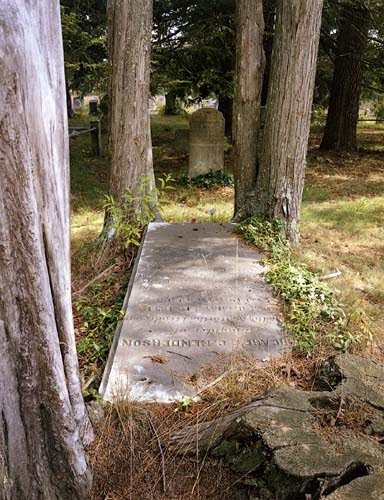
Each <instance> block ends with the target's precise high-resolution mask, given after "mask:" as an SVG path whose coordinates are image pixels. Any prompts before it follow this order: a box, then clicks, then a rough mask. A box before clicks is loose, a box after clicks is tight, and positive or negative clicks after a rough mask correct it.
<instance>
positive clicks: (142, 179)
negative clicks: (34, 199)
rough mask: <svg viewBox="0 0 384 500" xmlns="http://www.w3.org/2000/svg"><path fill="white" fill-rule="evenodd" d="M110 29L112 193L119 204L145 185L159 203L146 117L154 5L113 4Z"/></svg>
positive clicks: (128, 0)
mask: <svg viewBox="0 0 384 500" xmlns="http://www.w3.org/2000/svg"><path fill="white" fill-rule="evenodd" d="M108 27H109V63H110V153H111V178H110V192H111V194H112V196H113V197H114V198H115V201H116V202H117V203H119V202H121V200H122V198H123V197H124V195H125V194H126V192H127V190H131V191H132V192H133V193H135V192H137V190H138V187H140V186H141V190H143V189H142V188H143V183H144V187H145V188H146V191H147V194H148V195H152V197H153V200H154V203H155V202H156V191H155V189H154V188H155V183H154V175H153V164H152V144H151V131H150V121H149V120H150V119H149V112H148V99H149V95H150V94H149V76H150V48H151V32H152V0H142V1H140V2H136V1H134V0H124V1H123V0H109V2H108ZM138 209H139V207H138Z"/></svg>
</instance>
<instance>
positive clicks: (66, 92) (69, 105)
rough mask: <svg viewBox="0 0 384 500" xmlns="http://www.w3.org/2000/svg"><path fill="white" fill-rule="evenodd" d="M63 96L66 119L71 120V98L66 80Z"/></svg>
mask: <svg viewBox="0 0 384 500" xmlns="http://www.w3.org/2000/svg"><path fill="white" fill-rule="evenodd" d="M65 96H66V101H67V116H68V118H73V106H72V96H71V91H70V90H69V85H68V82H67V80H65Z"/></svg>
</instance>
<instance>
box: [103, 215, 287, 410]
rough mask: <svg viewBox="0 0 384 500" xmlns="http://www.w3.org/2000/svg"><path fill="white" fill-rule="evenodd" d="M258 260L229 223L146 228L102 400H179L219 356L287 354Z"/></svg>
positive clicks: (191, 391)
mask: <svg viewBox="0 0 384 500" xmlns="http://www.w3.org/2000/svg"><path fill="white" fill-rule="evenodd" d="M261 258H262V255H261V254H260V253H258V252H257V251H256V250H255V249H254V248H253V247H251V246H247V245H245V244H244V243H243V242H242V241H241V240H240V239H239V238H238V237H237V236H236V235H235V234H233V225H232V224H225V225H223V224H213V223H212V224H166V223H152V224H150V225H149V228H148V231H147V234H146V236H145V240H144V244H143V246H142V249H141V254H140V256H139V257H138V260H137V264H136V270H135V271H134V274H133V276H132V278H131V283H130V288H129V290H128V293H127V299H126V304H125V309H126V314H125V318H124V320H123V321H122V324H121V328H120V329H118V331H117V334H116V336H115V340H114V344H113V347H112V349H111V353H110V356H109V360H108V363H107V367H106V370H105V373H104V377H103V382H102V386H101V389H100V392H101V393H102V394H103V396H104V399H106V400H108V401H111V400H113V399H126V398H128V397H129V398H132V399H137V400H144V401H157V402H170V401H175V400H181V399H183V397H186V396H193V395H194V394H196V391H197V389H196V387H195V386H194V385H193V383H192V381H193V380H194V379H195V378H196V376H198V375H199V373H200V372H201V370H202V369H203V368H204V367H208V366H213V367H218V364H219V361H221V360H223V356H226V357H228V358H229V359H231V357H232V356H234V355H236V354H241V355H247V356H251V357H253V358H255V359H258V360H261V361H268V360H269V359H270V358H271V357H273V356H278V355H279V354H281V353H282V352H284V351H286V350H287V349H288V345H287V341H286V338H285V336H284V332H283V330H282V328H281V326H280V323H279V320H278V304H277V303H276V300H275V299H274V298H273V297H272V292H271V289H270V287H269V286H268V285H267V284H266V283H265V280H264V277H263V272H264V268H263V266H262V265H261V264H260V259H261ZM218 375H219V374H218Z"/></svg>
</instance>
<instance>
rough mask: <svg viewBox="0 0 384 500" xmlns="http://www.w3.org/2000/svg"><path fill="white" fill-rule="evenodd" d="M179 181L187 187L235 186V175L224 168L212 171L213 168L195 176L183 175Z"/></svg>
mask: <svg viewBox="0 0 384 500" xmlns="http://www.w3.org/2000/svg"><path fill="white" fill-rule="evenodd" d="M178 183H179V185H180V186H185V187H192V186H195V187H199V188H203V189H211V188H215V187H226V186H233V177H232V175H229V174H227V173H225V172H223V171H222V170H217V171H216V172H212V170H211V171H210V172H209V173H208V174H203V175H198V176H197V177H194V178H191V177H188V176H187V175H183V176H182V177H180V178H179V180H178Z"/></svg>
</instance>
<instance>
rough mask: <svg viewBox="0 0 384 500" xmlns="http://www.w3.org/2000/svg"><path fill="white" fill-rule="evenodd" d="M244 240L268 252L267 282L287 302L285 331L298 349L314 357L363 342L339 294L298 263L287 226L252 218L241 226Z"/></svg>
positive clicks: (266, 262)
mask: <svg viewBox="0 0 384 500" xmlns="http://www.w3.org/2000/svg"><path fill="white" fill-rule="evenodd" d="M237 232H238V233H239V234H241V235H242V236H243V237H244V239H245V240H246V241H247V242H249V243H252V244H254V245H256V246H258V247H259V248H261V249H262V250H263V251H265V252H266V258H265V261H264V263H265V264H266V269H267V270H266V273H265V277H266V280H267V281H268V282H269V283H270V284H271V286H272V288H273V290H274V292H275V294H276V295H277V296H278V297H280V298H281V299H282V300H283V302H284V308H285V311H284V312H285V327H286V329H287V330H288V332H290V333H291V334H292V335H293V337H294V342H295V347H296V348H297V349H299V350H301V351H304V352H305V353H311V352H313V351H314V350H315V348H317V347H331V348H336V349H340V350H343V351H346V350H348V349H349V348H351V347H352V346H353V345H356V344H359V343H361V342H362V340H363V335H362V333H361V331H356V330H353V329H352V328H350V326H351V323H352V322H353V314H352V313H351V315H350V316H347V314H346V313H345V311H344V308H343V305H342V304H340V302H339V301H338V299H337V296H336V290H335V289H333V288H332V287H331V286H329V284H328V283H326V282H325V281H322V280H321V277H320V276H319V275H318V274H316V273H313V272H311V271H310V270H309V269H308V268H307V267H306V266H305V264H302V263H298V262H295V260H294V258H293V256H292V252H291V249H290V245H289V242H288V241H287V240H286V238H285V237H284V236H283V234H284V233H283V224H282V222H279V221H274V222H269V221H265V220H262V219H259V218H255V217H254V218H251V219H249V220H248V221H246V222H244V223H241V224H239V225H238V226H237Z"/></svg>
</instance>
